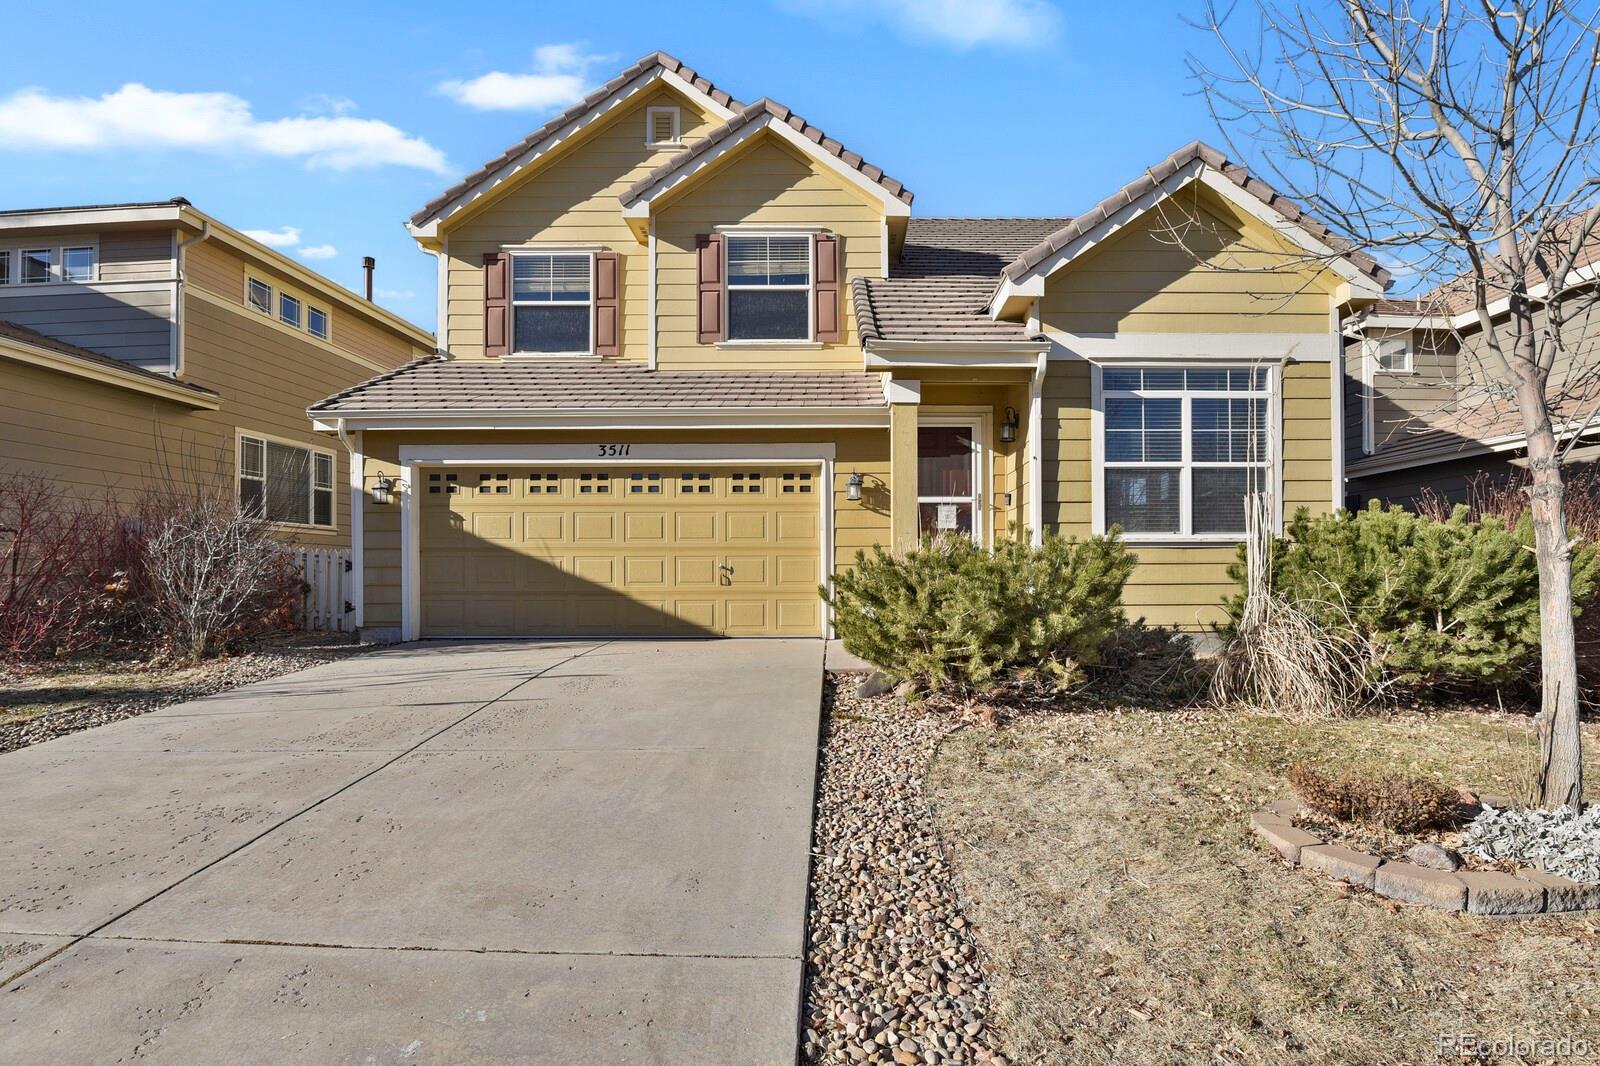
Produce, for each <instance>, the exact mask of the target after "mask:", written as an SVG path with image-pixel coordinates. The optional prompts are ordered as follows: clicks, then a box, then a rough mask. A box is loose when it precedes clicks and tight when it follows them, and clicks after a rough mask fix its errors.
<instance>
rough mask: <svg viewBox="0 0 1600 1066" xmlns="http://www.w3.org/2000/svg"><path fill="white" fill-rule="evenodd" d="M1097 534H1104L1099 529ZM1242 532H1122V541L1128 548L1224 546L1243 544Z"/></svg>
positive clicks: (1243, 535) (1103, 531) (1243, 536)
mask: <svg viewBox="0 0 1600 1066" xmlns="http://www.w3.org/2000/svg"><path fill="white" fill-rule="evenodd" d="M1098 535H1099V536H1104V535H1105V530H1101V531H1100V532H1099V534H1098ZM1245 536H1246V534H1243V533H1190V534H1183V533H1124V534H1122V543H1124V544H1126V545H1127V546H1128V547H1130V548H1139V547H1144V548H1218V547H1221V548H1226V547H1231V546H1233V545H1235V544H1243V543H1244V540H1245Z"/></svg>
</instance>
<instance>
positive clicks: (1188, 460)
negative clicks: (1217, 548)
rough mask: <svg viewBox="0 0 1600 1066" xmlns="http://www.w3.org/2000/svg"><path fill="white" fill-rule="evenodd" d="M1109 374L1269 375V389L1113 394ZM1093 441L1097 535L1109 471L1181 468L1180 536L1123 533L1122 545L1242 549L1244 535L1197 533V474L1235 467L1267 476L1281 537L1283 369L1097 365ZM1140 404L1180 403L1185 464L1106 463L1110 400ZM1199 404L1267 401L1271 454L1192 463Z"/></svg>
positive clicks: (1223, 365) (1117, 391)
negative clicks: (1198, 401)
mask: <svg viewBox="0 0 1600 1066" xmlns="http://www.w3.org/2000/svg"><path fill="white" fill-rule="evenodd" d="M1106 370H1222V371H1227V370H1248V371H1256V370H1265V371H1266V372H1267V377H1266V386H1265V388H1264V389H1261V390H1256V389H1250V390H1246V391H1237V390H1221V389H1189V388H1184V389H1143V388H1141V389H1128V390H1122V389H1113V390H1108V389H1106V387H1105V371H1106ZM1090 373H1091V377H1090V380H1091V386H1090V391H1091V393H1092V397H1091V411H1090V414H1091V418H1090V423H1091V429H1090V433H1091V441H1090V447H1091V452H1092V460H1093V461H1092V464H1091V465H1092V476H1093V478H1094V483H1093V485H1092V486H1091V487H1090V491H1091V498H1092V499H1093V501H1094V505H1093V511H1094V513H1093V516H1092V525H1091V528H1092V530H1093V532H1094V533H1096V534H1103V533H1105V531H1106V528H1107V523H1106V496H1107V494H1106V471H1107V469H1111V470H1130V469H1131V470H1137V469H1145V468H1153V467H1159V468H1177V469H1178V471H1179V474H1178V530H1179V531H1178V532H1176V533H1139V532H1129V531H1124V532H1123V539H1124V540H1126V541H1128V542H1129V543H1138V544H1237V543H1238V542H1239V541H1241V540H1243V539H1244V532H1243V531H1240V532H1237V533H1196V532H1194V531H1193V530H1194V471H1195V470H1196V469H1232V468H1235V467H1238V468H1244V469H1249V468H1251V467H1255V468H1257V469H1260V470H1261V471H1263V474H1264V476H1263V478H1262V482H1261V484H1262V487H1263V488H1264V489H1265V490H1266V491H1268V492H1269V493H1270V494H1271V502H1272V508H1271V513H1272V515H1273V528H1274V531H1279V530H1281V528H1282V524H1283V515H1282V499H1283V491H1282V464H1281V463H1280V462H1279V461H1278V455H1279V448H1280V445H1279V441H1280V440H1281V438H1282V424H1281V407H1280V404H1279V397H1280V396H1281V395H1282V393H1281V389H1280V387H1279V383H1280V382H1281V380H1282V368H1281V367H1279V366H1276V365H1273V366H1263V365H1262V364H1260V363H1256V364H1250V363H1242V362H1241V363H1217V364H1215V365H1213V364H1211V363H1206V364H1205V365H1204V366H1195V365H1194V364H1192V363H1190V364H1172V363H1165V364H1164V363H1152V362H1137V363H1135V362H1129V363H1120V362H1119V363H1114V364H1107V365H1105V366H1102V365H1100V364H1095V365H1094V366H1093V367H1092V368H1091V372H1090ZM1108 398H1109V399H1119V398H1138V399H1174V398H1176V399H1179V400H1181V401H1182V402H1181V404H1180V406H1179V410H1180V412H1181V419H1180V423H1179V433H1180V439H1181V443H1182V446H1181V451H1180V458H1179V459H1174V460H1170V461H1144V460H1141V461H1138V462H1128V461H1122V462H1109V461H1107V459H1106V421H1105V409H1106V400H1107V399H1108ZM1196 399H1232V400H1238V399H1262V400H1265V401H1266V404H1265V406H1266V425H1265V426H1264V427H1262V428H1264V429H1265V430H1266V438H1267V454H1266V457H1265V458H1264V459H1263V460H1261V461H1259V462H1255V463H1232V462H1228V463H1219V462H1199V461H1196V460H1195V459H1194V457H1193V448H1194V442H1193V439H1192V433H1191V430H1192V427H1193V418H1192V414H1191V409H1192V407H1193V401H1194V400H1196Z"/></svg>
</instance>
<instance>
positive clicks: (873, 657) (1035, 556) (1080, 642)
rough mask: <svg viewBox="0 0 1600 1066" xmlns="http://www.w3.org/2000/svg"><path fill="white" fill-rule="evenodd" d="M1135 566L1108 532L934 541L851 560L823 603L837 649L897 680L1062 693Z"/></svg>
mask: <svg viewBox="0 0 1600 1066" xmlns="http://www.w3.org/2000/svg"><path fill="white" fill-rule="evenodd" d="M1133 566H1134V557H1133V556H1132V555H1131V554H1130V553H1129V552H1128V550H1127V548H1126V547H1125V546H1124V545H1123V543H1122V541H1121V539H1120V538H1119V537H1117V536H1116V535H1115V534H1112V535H1110V536H1105V537H1091V538H1089V539H1087V540H1078V539H1076V538H1068V537H1061V536H1057V535H1056V534H1053V533H1049V534H1046V535H1045V538H1044V541H1043V543H1042V544H1041V545H1040V546H1039V547H1037V548H1036V547H1033V546H1032V545H1030V544H1028V543H1026V542H1025V541H1022V540H1016V539H1004V540H1001V541H999V542H998V543H997V544H996V545H995V546H994V547H993V548H992V549H989V548H984V547H981V546H979V545H977V544H974V543H973V542H972V540H971V539H970V538H968V537H961V536H944V537H939V538H935V539H931V540H927V541H924V542H923V543H922V545H921V546H920V547H918V548H916V549H914V550H912V551H909V552H907V553H905V554H904V555H901V556H897V555H894V554H891V553H889V552H886V551H884V550H883V549H882V548H878V547H875V548H873V550H872V553H871V554H870V555H868V554H867V553H866V552H857V553H856V565H855V568H854V569H852V570H846V571H842V572H840V573H839V574H838V575H836V576H835V578H834V585H833V590H832V593H831V594H830V593H829V592H828V590H827V589H824V590H823V596H824V598H826V599H827V601H828V603H829V605H830V606H831V607H832V608H833V612H834V625H835V627H836V629H837V630H838V633H839V636H840V637H841V638H842V639H843V641H844V646H845V648H846V649H847V650H849V651H850V652H851V653H852V654H855V655H859V656H860V657H861V658H863V659H865V660H867V661H868V662H870V663H872V664H874V665H875V666H877V667H878V668H879V669H880V670H882V671H883V672H884V673H885V674H887V675H889V676H890V677H892V678H895V679H896V680H911V681H914V682H916V683H917V684H918V685H919V686H921V687H923V688H925V689H928V690H929V691H938V690H941V689H952V690H955V691H961V692H971V691H978V690H982V689H985V688H988V687H990V686H992V685H994V684H996V683H997V682H1000V681H1002V680H1004V679H1006V678H1007V677H1008V676H1010V675H1012V674H1014V673H1017V672H1030V673H1033V674H1035V675H1037V676H1039V677H1041V678H1044V679H1047V680H1050V681H1052V682H1054V683H1056V684H1060V683H1063V682H1065V681H1066V680H1068V679H1070V678H1072V677H1074V676H1076V673H1077V669H1078V667H1079V666H1080V665H1081V664H1084V663H1089V662H1093V661H1094V659H1095V655H1096V652H1097V651H1098V649H1099V647H1100V643H1101V641H1103V640H1104V639H1105V638H1106V635H1107V634H1109V633H1110V632H1112V631H1113V630H1114V629H1116V627H1117V626H1118V625H1119V624H1120V623H1121V622H1122V606H1121V603H1122V586H1123V585H1124V584H1126V582H1127V580H1128V576H1129V575H1130V574H1131V573H1132V572H1133Z"/></svg>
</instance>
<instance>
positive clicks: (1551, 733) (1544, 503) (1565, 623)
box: [1528, 417, 1583, 810]
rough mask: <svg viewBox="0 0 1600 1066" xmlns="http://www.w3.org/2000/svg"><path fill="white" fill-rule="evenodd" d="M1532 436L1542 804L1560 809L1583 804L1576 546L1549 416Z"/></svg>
mask: <svg viewBox="0 0 1600 1066" xmlns="http://www.w3.org/2000/svg"><path fill="white" fill-rule="evenodd" d="M1539 422H1540V423H1542V425H1541V426H1540V428H1539V430H1538V431H1537V432H1534V433H1530V434H1529V435H1528V467H1529V469H1530V471H1531V472H1532V474H1533V480H1532V483H1531V484H1530V485H1529V486H1528V495H1529V496H1530V497H1531V500H1532V504H1531V507H1530V510H1531V512H1532V517H1533V537H1534V555H1535V558H1536V559H1537V560H1538V566H1539V654H1540V666H1541V668H1542V669H1541V677H1542V680H1543V698H1542V700H1541V703H1540V709H1539V804H1540V806H1542V807H1546V808H1550V809H1554V808H1556V807H1562V806H1568V807H1572V808H1574V809H1575V810H1576V809H1581V808H1582V805H1583V762H1582V760H1581V758H1580V755H1579V740H1580V735H1579V731H1578V661H1577V646H1576V643H1575V641H1574V637H1573V627H1572V545H1571V542H1570V538H1569V537H1568V534H1567V509H1566V501H1565V494H1566V490H1565V487H1564V486H1563V485H1562V482H1561V467H1560V462H1559V459H1558V457H1557V454H1556V452H1557V445H1556V439H1555V433H1554V432H1553V431H1552V429H1551V426H1550V420H1549V418H1548V417H1543V418H1540V419H1539Z"/></svg>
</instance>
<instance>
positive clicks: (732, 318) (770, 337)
mask: <svg viewBox="0 0 1600 1066" xmlns="http://www.w3.org/2000/svg"><path fill="white" fill-rule="evenodd" d="M728 339H729V340H732V341H783V340H810V339H811V238H810V237H807V236H792V237H791V236H770V237H768V236H762V237H752V236H734V235H731V234H730V235H729V237H728Z"/></svg>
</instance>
